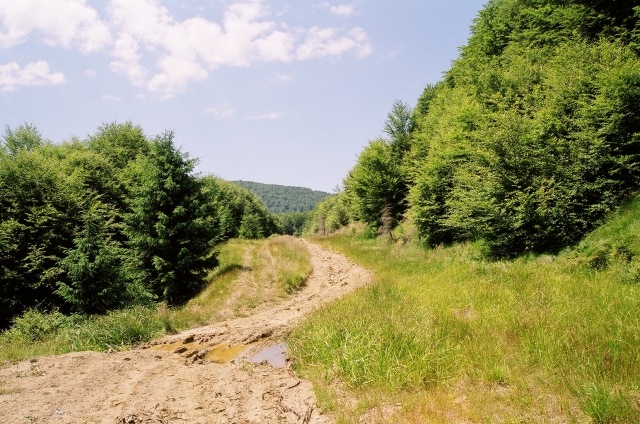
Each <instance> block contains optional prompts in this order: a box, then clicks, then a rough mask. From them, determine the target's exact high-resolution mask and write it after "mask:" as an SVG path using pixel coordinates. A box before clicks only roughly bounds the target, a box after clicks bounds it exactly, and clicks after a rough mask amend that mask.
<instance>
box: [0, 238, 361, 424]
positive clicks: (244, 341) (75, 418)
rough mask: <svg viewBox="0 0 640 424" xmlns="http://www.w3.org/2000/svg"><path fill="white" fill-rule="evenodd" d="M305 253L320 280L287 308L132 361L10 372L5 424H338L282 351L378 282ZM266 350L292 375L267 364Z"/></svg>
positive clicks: (55, 362)
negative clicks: (303, 323) (310, 318)
mask: <svg viewBox="0 0 640 424" xmlns="http://www.w3.org/2000/svg"><path fill="white" fill-rule="evenodd" d="M305 245H306V246H307V248H308V249H309V251H310V253H311V261H312V265H313V272H312V274H311V275H310V277H309V279H308V281H307V284H306V286H305V288H304V289H303V290H301V291H300V292H298V293H297V294H295V295H294V296H291V297H290V298H288V299H287V300H285V301H283V302H281V303H279V304H277V305H273V304H272V305H266V306H264V307H258V308H256V310H255V313H253V314H251V315H250V316H247V317H243V318H236V319H229V320H227V321H224V322H219V323H216V324H215V325H211V326H206V327H201V328H196V329H193V330H190V331H187V332H184V333H181V334H178V335H174V336H170V337H166V338H163V339H161V340H157V341H155V342H153V343H150V344H149V345H146V346H142V347H140V348H137V349H134V350H130V351H126V352H115V353H97V352H79V353H78V352H76V353H70V354H66V355H60V356H53V357H40V358H33V359H31V360H26V361H23V362H20V363H18V364H16V365H12V366H9V367H6V368H4V369H2V370H0V387H2V391H0V422H2V423H28V422H38V423H41V422H47V423H49V422H51V423H108V424H115V423H329V422H333V420H332V419H331V418H330V417H328V416H324V415H322V414H321V413H320V411H319V410H318V408H317V405H316V399H315V396H314V393H313V390H312V387H311V384H310V383H308V382H306V381H301V380H299V379H298V378H297V377H296V376H295V375H294V373H293V371H292V370H291V367H290V362H289V361H288V357H287V354H286V353H284V355H283V356H282V355H278V353H279V352H277V351H278V350H279V349H280V347H281V346H279V344H280V343H282V342H283V340H284V337H285V336H286V335H287V334H289V332H290V331H291V330H292V328H293V327H294V326H295V324H296V323H297V322H299V321H300V319H301V318H302V317H303V316H304V315H305V314H307V313H309V312H310V311H312V310H314V309H315V308H318V307H319V306H321V305H322V304H324V303H326V302H330V301H332V300H334V299H336V298H339V297H341V296H343V295H345V294H346V293H348V292H350V291H352V290H354V289H356V288H358V287H361V286H363V285H365V284H367V283H368V282H369V280H370V274H369V273H368V272H367V271H366V270H364V269H363V268H361V267H359V266H357V265H355V264H354V263H352V262H351V261H349V260H348V259H347V258H345V257H344V256H342V255H340V254H337V253H333V252H329V251H326V250H324V249H321V248H320V247H318V246H316V245H313V244H311V243H307V242H305ZM227 345H229V346H227ZM266 348H271V350H270V351H276V352H275V355H271V358H270V361H271V362H272V363H273V364H275V365H276V366H280V365H284V366H283V367H282V368H276V367H274V366H272V365H270V364H269V363H266V362H262V363H259V361H260V356H258V357H256V355H257V354H258V353H260V352H262V351H264V349H266ZM270 351H267V353H268V352H270ZM238 355H239V356H240V357H238ZM267 356H269V355H267ZM234 357H235V359H233V360H232V358H234ZM251 359H254V361H255V362H251V361H250V360H251ZM278 359H279V360H282V359H284V360H285V361H286V362H284V363H281V364H278ZM227 361H228V362H227Z"/></svg>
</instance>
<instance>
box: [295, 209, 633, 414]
mask: <svg viewBox="0 0 640 424" xmlns="http://www.w3.org/2000/svg"><path fill="white" fill-rule="evenodd" d="M628 215H633V216H635V217H638V216H640V203H639V202H638V201H636V202H634V203H632V204H631V205H630V206H629V207H628V208H627V210H626V212H625V213H623V214H621V215H619V216H617V217H614V219H612V220H611V221H610V222H611V223H612V228H602V229H600V230H599V232H595V233H594V234H593V235H592V236H590V237H592V238H591V239H589V238H587V239H586V240H585V242H584V243H583V244H581V245H580V246H579V247H578V248H577V249H575V250H572V251H569V252H565V253H563V254H562V255H560V256H558V257H552V256H539V257H523V258H520V259H517V260H513V261H503V262H487V261H485V260H483V259H482V256H481V255H480V251H481V248H480V246H478V245H474V244H466V245H456V246H452V247H448V248H438V249H434V250H423V249H422V248H419V247H417V246H414V245H404V246H402V245H400V244H390V243H388V242H385V241H383V240H380V239H370V238H367V237H366V235H363V234H362V233H359V232H357V231H354V233H352V234H348V233H343V234H339V235H335V236H332V237H329V238H323V239H317V240H315V242H316V243H319V244H320V245H323V246H325V247H329V248H332V249H335V250H337V251H340V252H342V253H344V254H345V255H347V256H348V257H350V258H351V259H352V260H354V261H355V262H357V263H359V264H361V265H363V266H365V267H367V268H369V269H371V270H372V271H374V273H375V275H376V278H375V281H374V283H373V285H372V286H370V287H368V288H366V289H363V290H360V291H358V292H356V293H355V294H354V295H352V296H349V297H347V298H344V299H342V300H340V301H338V302H336V303H334V304H332V305H329V306H328V307H326V308H324V309H322V310H320V311H318V312H317V313H315V314H314V315H312V316H311V317H310V318H308V319H307V320H306V321H305V322H304V323H303V324H302V326H301V327H299V328H298V329H297V330H296V331H295V332H294V333H293V334H292V336H291V337H290V339H289V343H290V345H291V347H292V352H293V355H294V357H295V359H296V367H297V370H298V372H300V373H301V374H302V375H304V376H306V377H308V378H311V379H312V380H313V381H314V383H315V384H316V387H318V389H317V393H318V394H319V397H320V399H321V401H322V404H323V407H325V408H326V409H329V410H333V412H334V413H335V414H336V415H337V416H338V419H339V422H358V421H359V420H360V419H363V417H364V419H365V420H366V421H367V422H403V423H404V422H416V423H417V422H443V423H444V422H551V421H553V422H556V421H558V422H565V421H566V422H573V421H576V422H583V421H592V422H596V423H616V422H620V423H624V422H638V421H640V412H639V411H640V355H639V354H638V346H639V345H640V331H639V329H640V285H638V284H630V283H629V281H633V280H630V279H629V276H628V275H627V274H628V273H629V272H633V271H629V270H628V269H627V268H631V269H634V265H633V264H634V263H635V260H636V259H635V253H634V248H635V245H634V244H633V243H632V240H638V238H637V237H638V236H639V235H640V234H635V238H634V236H633V235H632V236H629V235H628V234H627V233H628V232H629V231H635V232H640V230H636V228H635V227H638V226H637V225H635V223H636V222H639V221H638V220H637V219H635V220H634V219H630V218H629V217H628ZM621 222H632V223H633V225H631V226H629V225H622V224H620V223H621ZM618 224H620V225H618ZM634 225H635V226H634ZM616 228H617V230H616ZM621 232H623V233H625V238H624V240H627V239H628V240H629V241H627V242H626V243H625V246H627V247H629V246H631V247H629V248H627V249H626V250H625V252H627V253H628V254H626V255H625V256H624V257H622V255H620V254H618V253H616V252H618V251H619V250H620V249H618V250H616V247H615V246H617V245H616V244H615V243H614V241H615V240H619V239H621V237H620V233H621ZM598 243H600V244H601V245H603V246H607V248H606V249H607V253H606V254H605V256H606V257H607V261H608V262H607V263H606V265H598V266H595V265H594V264H593V262H594V261H592V260H591V259H590V258H591V257H594V256H598V255H601V256H602V254H600V253H597V252H599V251H600V250H602V249H600V250H598V249H597V248H596V247H593V245H597V244H598ZM611 246H613V247H611ZM585 252H587V254H585ZM593 252H596V253H593ZM639 253H640V252H639ZM595 262H597V261H595ZM621 269H623V271H624V272H621ZM341 399H355V401H354V402H344V401H342V400H341Z"/></svg>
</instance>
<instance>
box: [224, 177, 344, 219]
mask: <svg viewBox="0 0 640 424" xmlns="http://www.w3.org/2000/svg"><path fill="white" fill-rule="evenodd" d="M231 182H232V183H234V184H237V185H239V186H242V187H244V188H246V189H248V190H250V191H251V192H252V193H254V194H255V195H256V196H258V197H259V198H261V199H262V201H263V202H264V203H265V205H266V206H267V208H268V209H269V211H271V213H282V212H304V211H309V210H312V209H313V208H315V207H316V205H317V204H318V203H319V202H320V201H322V200H323V199H325V198H327V197H329V196H331V194H330V193H326V192H324V191H317V190H311V189H310V188H305V187H293V186H283V185H277V184H262V183H256V182H252V181H231Z"/></svg>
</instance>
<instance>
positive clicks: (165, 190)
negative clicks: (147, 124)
mask: <svg viewBox="0 0 640 424" xmlns="http://www.w3.org/2000/svg"><path fill="white" fill-rule="evenodd" d="M195 163H196V160H194V159H190V158H189V157H188V155H187V154H185V153H183V152H181V151H180V150H179V149H176V147H175V146H174V144H173V132H171V131H168V132H165V133H164V134H163V135H161V136H158V137H157V138H156V139H155V140H154V141H153V142H152V143H151V149H150V152H149V156H148V157H147V158H145V159H144V160H143V161H142V163H141V164H140V170H139V172H140V182H141V183H140V185H139V186H138V187H137V188H136V189H135V190H134V193H133V194H134V197H133V199H132V212H131V213H130V214H128V215H127V216H126V218H125V221H126V228H125V232H126V233H127V235H128V236H129V246H130V248H131V250H130V252H131V253H130V257H129V261H128V262H129V266H128V270H129V271H130V272H131V273H132V276H133V277H134V279H135V280H137V281H139V282H141V283H143V284H145V285H146V286H147V287H148V288H149V290H150V291H151V292H152V293H153V294H154V295H155V297H156V298H157V299H158V300H160V301H166V302H167V303H168V304H180V303H183V302H185V301H186V300H188V299H189V298H190V297H192V296H193V295H195V294H196V293H197V292H198V291H199V290H201V289H202V288H203V286H204V279H205V276H206V273H207V271H208V270H210V269H212V268H214V267H215V266H216V265H217V264H218V260H217V252H212V249H213V246H214V244H215V243H216V241H217V239H218V236H219V234H218V233H219V230H218V225H217V224H218V222H217V221H218V220H217V217H216V216H214V213H215V212H214V211H213V209H212V207H211V205H210V203H209V202H207V198H206V196H205V194H204V193H203V190H202V188H203V181H202V180H201V179H199V178H197V177H195V176H194V175H192V172H193V168H194V166H195Z"/></svg>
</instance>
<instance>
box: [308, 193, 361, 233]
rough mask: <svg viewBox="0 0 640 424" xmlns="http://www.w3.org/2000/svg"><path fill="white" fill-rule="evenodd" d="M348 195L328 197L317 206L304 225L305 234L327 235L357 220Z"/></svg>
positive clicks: (339, 194)
mask: <svg viewBox="0 0 640 424" xmlns="http://www.w3.org/2000/svg"><path fill="white" fill-rule="evenodd" d="M352 211H353V207H352V206H351V201H350V199H349V197H348V193H347V192H345V191H342V192H340V193H338V194H336V195H334V196H331V197H328V198H326V199H325V200H323V201H322V202H320V203H319V204H318V206H316V208H315V209H314V210H313V213H312V214H311V216H310V217H309V218H308V219H307V221H306V222H305V224H304V229H303V231H302V232H303V234H313V233H318V232H319V233H321V234H322V235H327V234H330V233H333V232H335V231H337V230H339V229H340V228H342V227H344V226H346V225H348V224H349V223H350V222H352V221H353V220H355V217H354V215H353V212H352Z"/></svg>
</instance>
